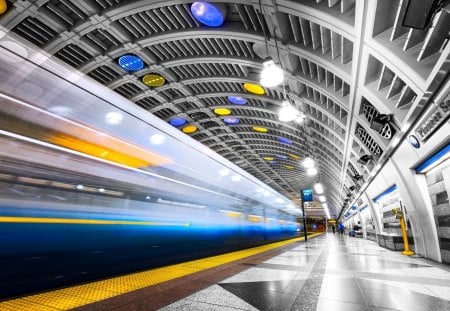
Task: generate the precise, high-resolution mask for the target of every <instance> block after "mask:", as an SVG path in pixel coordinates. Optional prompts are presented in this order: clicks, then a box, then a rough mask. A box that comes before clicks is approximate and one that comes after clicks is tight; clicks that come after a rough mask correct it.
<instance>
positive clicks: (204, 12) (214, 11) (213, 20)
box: [191, 1, 226, 27]
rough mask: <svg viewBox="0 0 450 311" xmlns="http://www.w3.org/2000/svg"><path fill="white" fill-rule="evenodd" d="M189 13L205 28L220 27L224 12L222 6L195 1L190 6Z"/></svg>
mask: <svg viewBox="0 0 450 311" xmlns="http://www.w3.org/2000/svg"><path fill="white" fill-rule="evenodd" d="M191 13H192V15H193V16H194V17H195V19H196V20H197V21H198V22H200V23H202V24H203V25H205V26H209V27H220V26H222V24H223V22H224V20H225V15H226V10H225V6H224V5H223V4H218V3H214V4H212V3H208V2H199V1H196V2H194V3H192V5H191Z"/></svg>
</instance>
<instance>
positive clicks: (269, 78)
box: [259, 57, 284, 87]
mask: <svg viewBox="0 0 450 311" xmlns="http://www.w3.org/2000/svg"><path fill="white" fill-rule="evenodd" d="M263 66H264V68H263V70H262V71H261V76H260V78H261V79H260V81H259V83H260V84H261V85H262V86H264V87H274V86H277V85H280V84H281V83H283V81H284V75H283V70H281V68H280V67H279V66H277V65H275V63H274V61H273V59H272V58H270V57H269V58H267V59H265V60H264V62H263Z"/></svg>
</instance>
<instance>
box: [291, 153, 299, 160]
mask: <svg viewBox="0 0 450 311" xmlns="http://www.w3.org/2000/svg"><path fill="white" fill-rule="evenodd" d="M289 157H290V158H291V159H294V160H300V157H299V156H298V155H296V154H293V153H289Z"/></svg>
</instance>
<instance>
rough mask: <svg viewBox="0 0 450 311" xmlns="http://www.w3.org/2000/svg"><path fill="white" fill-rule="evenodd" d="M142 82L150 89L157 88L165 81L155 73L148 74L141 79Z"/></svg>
mask: <svg viewBox="0 0 450 311" xmlns="http://www.w3.org/2000/svg"><path fill="white" fill-rule="evenodd" d="M142 82H144V84H145V85H148V86H151V87H158V86H162V85H164V83H166V79H164V77H163V76H161V75H159V74H157V73H149V74H146V75H145V76H144V77H142Z"/></svg>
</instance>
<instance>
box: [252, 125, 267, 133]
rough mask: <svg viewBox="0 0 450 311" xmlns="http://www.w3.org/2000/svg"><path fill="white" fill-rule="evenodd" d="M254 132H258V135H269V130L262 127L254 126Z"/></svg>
mask: <svg viewBox="0 0 450 311" xmlns="http://www.w3.org/2000/svg"><path fill="white" fill-rule="evenodd" d="M252 129H253V131H255V132H258V133H267V131H268V129H267V128H265V127H262V126H253V127H252Z"/></svg>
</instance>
